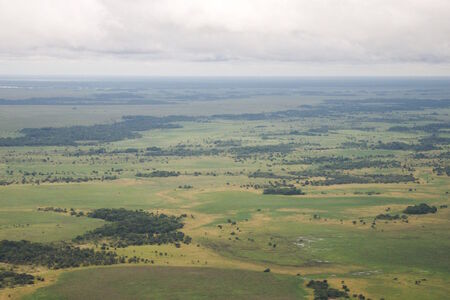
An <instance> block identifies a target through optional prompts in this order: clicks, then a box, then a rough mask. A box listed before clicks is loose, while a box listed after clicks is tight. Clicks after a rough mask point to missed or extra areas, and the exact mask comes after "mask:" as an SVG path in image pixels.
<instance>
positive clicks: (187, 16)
mask: <svg viewBox="0 0 450 300" xmlns="http://www.w3.org/2000/svg"><path fill="white" fill-rule="evenodd" d="M449 16H450V1H449V0H317V1H316V0H307V1H304V0H226V1H225V0H223V1H219V0H154V1H151V0H150V1H144V0H142V1H141V0H136V1H125V0H64V1H61V0H53V1H52V0H40V1H29V0H13V1H12V0H0V41H1V42H0V75H39V74H42V75H59V74H60V75H121V76H126V75H146V76H158V75H163V76H170V75H177V76H185V75H187V76H189V75H196V76H198V75H240V76H248V75H258V76H260V75H267V76H277V75H315V76H317V75H319V76H320V75H326V76H335V75H408V76H409V75H446V76H449V75H450V17H449Z"/></svg>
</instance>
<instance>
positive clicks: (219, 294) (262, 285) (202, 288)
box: [24, 267, 305, 300]
mask: <svg viewBox="0 0 450 300" xmlns="http://www.w3.org/2000/svg"><path fill="white" fill-rule="evenodd" d="M100 286H101V287H102V288H98V287H100ZM150 295H151V296H150ZM304 295H305V292H304V291H303V288H302V280H301V279H299V278H297V277H294V276H289V275H275V274H271V273H263V272H253V271H242V270H224V269H214V268H187V267H108V268H95V269H86V270H80V271H73V272H68V273H65V274H63V275H62V276H61V278H60V279H59V280H58V282H57V283H56V284H54V285H52V286H49V287H46V288H42V289H39V290H37V292H36V293H34V294H33V295H31V296H29V297H25V298H24V299H27V300H31V299H33V300H37V299H46V300H50V299H58V300H59V299H68V300H69V299H148V298H149V296H150V297H151V299H230V298H232V299H302V298H303V297H304Z"/></svg>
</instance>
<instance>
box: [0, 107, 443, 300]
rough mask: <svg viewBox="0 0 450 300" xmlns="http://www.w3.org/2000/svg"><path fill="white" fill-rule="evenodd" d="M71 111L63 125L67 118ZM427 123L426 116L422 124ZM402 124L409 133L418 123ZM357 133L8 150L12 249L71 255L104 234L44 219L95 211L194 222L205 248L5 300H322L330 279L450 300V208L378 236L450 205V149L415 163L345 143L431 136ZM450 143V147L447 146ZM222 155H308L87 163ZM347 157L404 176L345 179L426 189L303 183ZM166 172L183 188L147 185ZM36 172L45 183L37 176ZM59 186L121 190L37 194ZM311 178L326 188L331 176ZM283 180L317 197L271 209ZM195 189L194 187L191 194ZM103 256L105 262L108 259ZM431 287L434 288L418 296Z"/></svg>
mask: <svg viewBox="0 0 450 300" xmlns="http://www.w3.org/2000/svg"><path fill="white" fill-rule="evenodd" d="M14 109H17V108H14ZM58 109H59V108H55V111H56V112H57V113H58V114H59V113H61V111H59V110H58ZM103 109H104V110H105V112H98V113H99V114H101V115H103V114H104V115H107V114H108V113H109V111H106V108H103ZM133 109H136V108H133ZM113 110H114V111H115V112H116V114H117V117H119V116H120V115H121V112H120V111H117V108H116V107H115V108H114V109H113ZM95 111H96V110H94V112H95ZM126 112H127V113H128V112H129V113H133V112H137V111H126ZM28 113H29V114H30V116H32V117H31V118H30V119H28V121H27V122H29V123H26V125H27V126H31V125H33V124H45V122H44V123H40V122H42V121H35V119H36V120H37V119H39V117H38V116H37V115H36V114H34V113H31V112H28ZM72 113H73V112H71V113H70V114H72ZM122 113H123V112H122ZM432 113H436V114H437V116H436V115H435V116H433V118H434V119H435V120H437V121H440V122H448V113H449V111H448V110H444V111H433V110H430V111H427V112H426V114H425V116H429V115H430V114H432ZM22 114H23V115H26V114H27V112H26V111H25V112H22ZM112 115H114V114H112ZM114 116H116V115H114ZM370 116H371V117H381V115H376V114H372V115H370ZM415 116H423V115H422V113H421V112H416V113H415ZM362 118H364V117H362ZM399 118H400V117H399ZM401 119H402V120H403V121H404V122H406V123H407V122H408V121H407V119H408V118H407V117H405V116H403V117H402V118H401ZM73 120H74V119H71V117H68V121H67V120H64V118H61V125H73V122H72V121H73ZM89 120H90V121H89V122H88V123H89V124H92V123H93V122H94V121H96V120H97V119H96V117H95V114H94V115H91V116H90V117H89ZM99 120H101V121H111V120H106V119H101V118H100V119H99ZM405 120H406V121H405ZM66 121H67V122H68V123H65V122H66ZM78 121H80V122H82V123H83V124H84V122H85V120H81V119H76V122H78ZM58 124H59V123H58ZM75 124H76V123H75ZM349 124H350V123H349V121H348V120H347V119H346V118H341V119H339V118H338V119H335V120H324V119H322V118H312V119H308V120H304V119H299V120H294V121H292V120H289V119H288V120H285V119H281V120H269V121H260V120H255V121H249V120H244V121H230V120H216V121H210V122H184V123H182V125H183V128H177V129H170V130H151V131H147V132H144V133H143V137H142V138H139V139H134V140H124V141H119V142H114V143H109V144H105V145H96V146H80V147H78V148H75V147H11V148H10V147H3V148H0V155H1V157H2V161H1V163H0V174H1V176H2V179H5V180H14V181H16V182H14V183H13V184H10V185H7V186H0V240H1V239H9V240H21V239H26V240H31V241H36V242H57V241H70V240H71V239H72V238H74V237H76V236H77V235H79V234H82V233H84V232H86V231H88V230H91V229H93V228H96V227H99V226H101V225H102V224H104V222H103V221H101V220H96V219H90V218H86V217H74V216H70V215H68V214H58V213H54V212H41V211H37V208H38V207H49V206H53V207H61V208H67V209H70V208H74V209H76V210H83V211H90V210H93V209H96V208H104V207H108V208H120V207H123V208H127V209H144V210H148V211H153V212H156V211H158V212H164V213H169V214H176V215H179V214H183V213H186V214H187V218H186V219H185V227H184V229H183V232H185V233H186V234H188V235H190V236H192V237H193V243H192V244H190V245H182V246H181V248H176V247H175V246H174V245H160V246H158V245H146V246H129V247H126V248H119V249H117V250H116V251H117V253H118V254H120V255H127V256H129V257H131V256H139V257H141V258H144V259H149V260H153V261H154V264H153V265H149V264H145V263H139V264H130V265H128V264H127V265H125V266H115V267H101V268H93V267H90V268H84V269H80V270H67V271H61V270H58V271H52V270H39V272H44V274H46V275H45V276H47V277H48V278H53V279H54V280H50V281H47V282H45V283H39V284H37V285H36V286H34V287H18V288H14V289H5V290H0V299H3V298H5V299H6V298H9V297H8V295H11V297H12V298H20V297H22V296H24V297H25V299H79V298H89V297H93V298H108V299H115V298H117V299H123V298H133V299H141V298H142V299H143V298H146V297H148V296H151V298H152V299H180V298H189V299H190V298H192V299H206V298H215V299H229V298H230V296H231V297H232V298H236V299H241V298H242V299H244V298H245V299H251V298H252V297H253V298H255V299H265V298H267V299H294V298H295V299H298V298H300V297H303V295H307V297H311V295H312V293H311V290H309V289H307V288H306V287H305V286H304V283H305V282H307V281H308V280H309V279H328V280H329V282H330V284H331V285H332V286H334V287H336V288H339V287H340V286H341V285H342V284H341V281H344V282H345V284H346V285H347V286H348V287H349V288H350V290H351V292H350V294H353V293H356V294H360V293H362V294H364V295H365V296H366V297H370V298H372V299H380V298H384V299H444V298H445V297H447V295H449V293H450V285H449V284H450V255H449V249H450V221H449V219H450V218H449V217H450V210H448V209H445V208H443V209H438V212H437V213H436V214H431V215H420V216H410V217H409V218H408V223H405V222H401V221H380V220H378V221H376V226H374V228H373V227H371V224H372V222H373V220H374V218H375V217H376V216H377V215H379V214H382V213H386V212H387V211H389V213H391V214H401V213H402V210H403V209H404V208H405V207H406V206H408V205H413V204H419V203H427V204H430V205H435V206H437V207H439V206H441V205H448V204H450V199H449V196H448V192H449V184H450V180H449V177H448V176H447V175H445V174H444V175H438V174H436V172H434V171H433V167H435V166H436V165H441V166H448V163H449V162H448V158H445V157H444V158H439V157H438V155H440V154H442V153H445V152H446V151H448V150H449V149H448V145H444V146H442V149H441V150H434V151H426V152H424V153H425V154H426V155H427V158H421V159H419V158H417V157H416V156H415V154H416V153H415V152H414V151H410V150H405V151H404V150H389V149H387V150H386V149H375V148H366V149H365V148H360V147H356V146H354V147H350V146H349V147H344V146H342V145H343V143H345V142H352V141H361V140H365V141H367V142H368V143H374V144H376V143H378V141H383V142H385V143H388V142H392V141H402V142H406V143H414V142H415V141H417V140H418V139H420V138H421V137H424V136H426V134H425V133H423V132H408V133H398V132H390V131H389V132H388V131H386V129H388V128H389V127H390V126H392V125H393V124H392V123H388V122H375V123H363V125H364V126H367V127H375V129H374V130H361V129H360V130H358V129H352V128H350V127H351V126H353V127H358V126H356V125H355V124H354V123H351V126H350V125H349ZM407 124H408V125H411V124H412V123H407ZM414 124H415V123H414ZM324 125H329V126H331V125H333V128H332V129H328V130H327V131H326V132H325V133H323V134H320V135H296V134H287V133H289V132H292V131H294V130H298V131H306V130H308V129H311V128H318V127H320V126H324ZM9 126H10V127H9V128H7V129H4V131H5V133H4V136H13V135H14V134H16V131H15V130H16V129H18V128H21V127H20V126H21V124H20V125H19V124H15V125H14V124H13V125H9ZM442 136H444V137H449V136H450V135H449V133H448V132H443V133H442ZM216 141H239V143H240V145H241V146H243V147H254V146H260V145H278V144H289V143H292V144H295V145H296V146H295V148H294V150H292V151H288V152H287V153H278V152H276V151H275V152H274V153H272V152H270V151H269V152H267V151H264V150H263V151H261V152H255V153H252V154H250V155H248V156H244V157H240V156H237V155H235V154H234V153H233V152H232V151H231V152H230V151H223V152H220V153H219V154H214V155H202V154H200V155H187V156H169V155H162V156H144V155H140V154H135V153H115V154H93V155H75V151H77V150H79V149H81V150H89V149H91V148H94V149H95V148H99V147H104V148H106V150H107V151H113V150H116V149H122V150H123V149H127V148H137V149H140V150H142V151H144V149H145V148H146V147H160V148H164V149H167V148H176V147H180V145H185V146H186V147H187V148H189V149H197V150H199V149H200V150H204V149H213V148H217V144H215V142H216ZM227 149H228V148H227ZM447 153H448V152H447ZM338 156H339V157H340V156H342V157H347V158H351V159H352V160H364V158H367V159H368V160H396V161H398V162H400V164H401V166H400V167H398V166H396V167H392V168H374V167H367V168H362V169H350V170H344V171H342V173H344V174H353V175H364V174H390V173H396V174H403V175H405V174H412V175H413V176H414V177H415V178H416V179H417V180H415V181H414V182H407V183H404V182H400V183H384V184H381V183H365V184H355V183H350V184H333V185H312V184H305V180H304V179H299V178H296V177H295V176H291V174H293V172H294V173H295V172H301V171H305V170H316V169H317V168H318V167H317V164H308V163H305V162H304V161H303V162H301V161H300V160H301V159H303V158H306V157H310V158H311V157H312V158H319V157H328V158H329V159H330V161H328V163H332V162H333V161H334V160H335V158H336V157H338ZM47 158H48V159H47ZM299 161H300V162H299ZM291 162H293V163H291ZM117 170H119V171H117ZM152 170H167V171H177V172H180V175H179V176H176V177H164V178H159V177H155V178H136V176H135V174H136V173H137V172H150V171H152ZM11 171H13V172H12V173H11ZM256 171H262V172H268V173H272V174H275V175H274V176H272V175H271V176H272V178H270V177H267V178H266V177H251V176H249V175H251V174H252V173H253V172H256ZM32 172H36V173H37V174H35V175H25V173H27V174H31V173H32ZM39 172H41V173H45V174H43V175H40V174H39ZM49 174H52V176H55V174H57V176H73V177H84V176H88V177H95V176H97V174H101V175H105V174H114V175H116V176H117V177H118V178H119V179H117V180H104V181H102V180H92V181H89V182H85V183H73V182H72V183H36V182H35V179H40V180H42V178H45V177H46V176H49ZM277 176H278V177H277ZM280 176H281V177H280ZM282 176H284V177H282ZM23 178H25V182H24V183H22V182H21V180H22V179H23ZM308 178H309V179H310V180H323V179H324V176H320V175H310V176H308ZM30 180H31V181H30ZM283 180H285V183H286V184H293V185H295V186H297V187H300V188H301V189H302V190H303V191H304V192H305V193H306V194H305V195H299V196H282V195H264V194H262V189H261V188H257V187H258V185H260V186H262V185H265V184H266V185H267V184H268V183H269V182H278V183H280V182H282V181H283ZM183 185H189V186H191V187H190V188H183ZM180 186H181V187H180ZM228 220H230V221H231V222H229V221H228ZM354 221H355V224H354ZM232 222H236V223H235V224H233V223H232ZM219 225H220V226H221V228H220V227H219ZM274 245H275V246H274ZM89 246H91V247H94V248H95V247H96V248H97V249H98V250H99V246H98V245H97V246H96V245H89ZM266 268H270V269H271V272H270V273H269V274H267V273H263V272H262V271H263V270H264V269H266ZM297 274H299V275H298V276H297ZM56 278H59V279H56ZM423 279H426V280H423ZM418 280H420V281H421V282H420V284H417V283H416V281H418ZM55 282H56V283H55Z"/></svg>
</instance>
